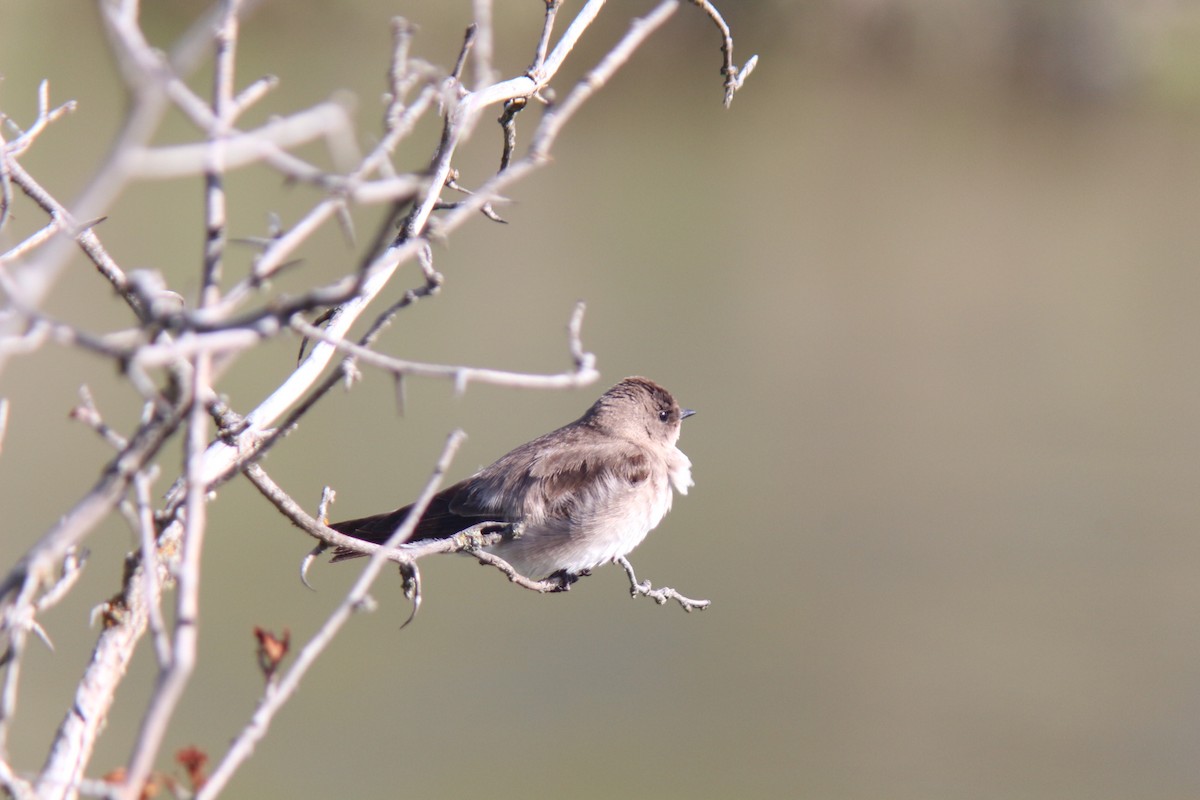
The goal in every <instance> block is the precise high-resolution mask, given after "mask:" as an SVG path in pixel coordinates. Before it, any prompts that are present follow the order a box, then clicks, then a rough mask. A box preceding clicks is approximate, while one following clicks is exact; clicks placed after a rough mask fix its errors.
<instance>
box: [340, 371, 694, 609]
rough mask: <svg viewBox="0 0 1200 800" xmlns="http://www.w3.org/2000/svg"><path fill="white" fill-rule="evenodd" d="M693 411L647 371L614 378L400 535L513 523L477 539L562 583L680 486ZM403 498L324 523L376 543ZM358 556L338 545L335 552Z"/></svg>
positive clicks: (616, 551) (614, 546)
mask: <svg viewBox="0 0 1200 800" xmlns="http://www.w3.org/2000/svg"><path fill="white" fill-rule="evenodd" d="M695 413H696V412H695V411H693V410H692V409H690V408H680V406H679V403H677V402H676V401H675V398H674V397H673V396H672V395H671V393H670V392H668V391H667V390H666V389H664V388H663V387H662V386H660V385H658V384H657V383H655V382H654V381H652V380H650V379H649V378H643V377H640V376H633V377H628V378H625V379H624V380H622V381H620V382H619V383H617V384H616V385H614V386H613V387H612V388H610V389H609V390H608V391H606V392H605V393H604V394H602V395H601V396H600V398H599V399H598V400H597V401H596V402H595V403H593V404H592V406H591V407H590V408H589V409H588V410H587V411H586V412H584V414H583V416H581V417H580V418H579V419H577V420H575V421H574V422H571V423H568V424H567V425H564V426H562V427H561V428H558V429H557V430H554V431H551V432H550V433H547V434H544V435H542V436H539V437H538V438H536V439H533V440H532V441H529V442H526V443H525V444H523V445H520V446H519V447H517V448H515V449H514V450H512V451H511V452H509V453H508V454H506V455H504V456H502V457H501V458H499V459H498V460H497V461H495V462H494V463H492V464H491V465H490V466H487V467H484V468H483V469H481V470H479V471H478V472H476V473H475V474H474V475H472V476H471V477H469V478H467V479H465V480H462V481H459V482H458V483H456V484H454V485H453V486H450V487H448V488H446V489H443V490H442V491H440V492H438V493H437V494H435V495H434V496H433V499H432V500H431V501H430V502H429V504H428V506H427V507H426V509H425V512H424V514H422V516H421V519H420V520H419V521H418V522H417V524H416V526H415V527H414V529H413V532H412V534H411V535H410V536H409V537H408V539H407V540H406V541H407V542H418V541H425V540H430V539H443V538H447V537H450V536H453V535H454V534H456V533H458V532H459V531H462V530H464V529H466V528H469V527H471V526H472V525H475V524H478V523H480V522H485V521H491V522H501V523H520V529H521V533H520V536H518V537H516V538H512V539H506V540H504V541H502V542H500V543H498V544H495V545H493V546H490V547H488V548H485V549H486V550H488V551H489V552H491V553H493V554H494V555H496V556H498V557H499V558H502V559H504V560H505V561H507V562H508V563H509V564H510V565H512V567H513V568H515V569H516V571H517V572H519V573H520V574H521V575H523V576H525V577H527V578H530V579H533V580H546V579H551V578H554V579H558V580H559V581H560V582H562V583H563V585H566V586H569V585H570V583H572V582H574V581H575V580H578V579H579V577H581V576H583V575H587V574H589V573H590V572H591V571H592V570H593V569H595V568H597V567H599V566H601V565H603V564H606V563H609V562H614V561H617V560H618V559H622V558H624V557H625V556H626V555H628V554H629V553H630V552H631V551H632V550H633V549H634V548H635V547H637V546H638V545H639V544H641V542H642V541H643V540H644V539H645V538H646V535H647V534H649V533H650V531H651V530H653V529H654V528H655V527H657V526H658V524H659V523H660V522H662V520H663V517H665V516H666V514H667V512H668V511H670V509H671V501H672V498H673V494H672V490H674V491H675V492H678V493H679V494H681V495H686V494H687V492H688V489H689V488H690V487H691V486H692V485H693V482H692V462H691V460H690V459H688V457H687V456H686V455H684V453H683V451H681V450H680V449H679V448H678V447H677V446H676V445H677V442H678V441H679V434H680V428H681V423H682V422H683V420H685V419H687V418H688V417H690V416H692V415H693V414H695ZM411 511H412V506H411V505H407V506H404V507H402V508H398V509H396V510H395V511H390V512H387V513H384V514H377V515H374V516H369V517H361V518H358V519H351V520H346V521H344V522H336V523H332V524H331V525H330V526H329V527H331V528H333V529H334V530H335V531H338V532H339V533H343V534H346V535H347V536H352V537H354V538H357V539H361V540H363V541H367V542H373V543H376V544H382V543H383V542H386V541H387V540H388V539H389V538H391V536H392V534H393V533H395V531H396V530H397V529H398V528H399V527H400V526H401V525H402V524H404V522H405V520H406V519H407V518H408V515H409V513H410V512H411ZM361 555H363V554H362V553H358V552H355V551H354V550H351V549H349V548H344V547H339V548H337V549H336V550H335V551H334V556H333V560H334V561H341V560H344V559H348V558H355V557H357V556H361Z"/></svg>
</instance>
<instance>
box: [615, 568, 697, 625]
mask: <svg viewBox="0 0 1200 800" xmlns="http://www.w3.org/2000/svg"><path fill="white" fill-rule="evenodd" d="M614 563H617V564H620V565H621V568H622V569H624V570H625V574H626V575H628V576H629V596H630V597H633V598H637V597H638V596H639V595H645V596H646V597H649V598H650V599H651V600H653V601H654V602H656V603H658V604H659V605H660V606H661V605H664V604H665V603H666V602H667V601H668V600H675V601H677V602H678V603H679V605H680V606H682V608H683V610H684V611H687V612H688V613H691V612H692V611H703V610H704V609H706V608H708V607H709V606H711V605H712V601H711V600H692V599H691V598H690V597H684V596H683V595H681V594H680V593H679V592H677V591H675V590H674V589H672V588H671V587H669V586H663V587H661V588H659V589H655V588H653V587H652V586H651V585H650V581H644V582H642V583H638V579H637V575H636V574H635V573H634V571H633V564H630V563H629V559H628V558H626V557H625V556H619V557H618V558H617V559H615V562H614Z"/></svg>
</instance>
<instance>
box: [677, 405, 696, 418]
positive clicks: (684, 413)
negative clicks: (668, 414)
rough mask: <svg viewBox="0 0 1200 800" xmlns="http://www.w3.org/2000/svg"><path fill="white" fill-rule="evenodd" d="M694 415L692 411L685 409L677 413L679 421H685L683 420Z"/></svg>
mask: <svg viewBox="0 0 1200 800" xmlns="http://www.w3.org/2000/svg"><path fill="white" fill-rule="evenodd" d="M695 413H696V412H695V411H694V410H692V409H690V408H685V409H683V410H681V411H680V412H679V419H680V420H685V419H687V418H688V417H690V416H691V415H692V414H695Z"/></svg>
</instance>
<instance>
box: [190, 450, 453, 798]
mask: <svg viewBox="0 0 1200 800" xmlns="http://www.w3.org/2000/svg"><path fill="white" fill-rule="evenodd" d="M464 438H465V437H464V435H463V433H462V432H461V431H455V432H454V433H452V434H451V435H450V437H449V438H448V439H447V440H446V446H445V447H444V448H443V450H442V455H441V457H439V458H438V462H437V466H436V467H435V468H434V471H433V474H432V475H431V476H430V478H429V480H428V481H427V482H426V484H425V488H424V489H423V490H422V492H421V494H420V496H419V497H418V498H417V501H416V503H414V504H413V511H414V513H413V514H411V515H410V517H409V519H408V520H406V521H405V523H404V524H403V525H401V526H400V528H399V529H397V530H396V532H395V533H394V534H392V537H391V538H390V539H389V540H388V542H387V543H386V544H385V545H384V547H383V548H381V549H380V550H379V551H378V552H376V553H375V554H374V555H372V556H371V558H370V560H369V561H368V562H367V565H366V566H365V567H364V568H363V571H362V572H361V573H360V574H359V576H358V580H356V581H355V582H354V585H353V586H352V587H351V588H350V591H349V592H347V594H346V596H345V597H344V598H343V599H342V602H341V603H339V604H338V607H337V608H336V609H334V611H333V613H332V614H330V615H329V617H328V619H326V620H325V622H324V624H323V625H322V626H321V628H320V630H318V631H317V632H316V634H314V635H313V637H312V639H310V640H309V641H308V642H307V643H306V644H305V645H304V647H303V648H302V649H301V650H300V652H299V653H297V654H296V660H295V661H294V662H293V663H292V665H291V667H289V668H288V670H287V672H286V673H285V674H284V675H283V676H281V677H280V678H279V680H278V682H271V683H268V684H267V686H266V690H265V692H264V694H263V697H262V699H261V700H260V702H259V706H258V708H257V709H256V710H255V712H254V715H253V717H252V718H251V719H250V722H249V724H247V725H246V727H245V728H243V729H242V731H241V733H239V734H238V735H237V736H236V737H235V738H234V740H233V744H232V745H230V748H229V751H228V752H227V753H226V754H225V757H224V758H222V759H221V762H220V763H219V764H217V766H216V767H215V768H214V770H213V772H212V774H211V775H209V777H208V781H207V782H206V783H205V784H204V786H203V787H202V788H200V789H199V790H198V791H197V793H196V800H209V798H213V797H216V796H217V794H219V793H220V792H221V790H222V789H223V788H224V787H225V784H226V783H228V781H229V779H230V778H231V777H232V776H233V773H234V772H235V771H236V770H237V768H238V767H239V766H241V764H242V763H243V762H244V761H245V760H246V759H247V758H249V757H250V754H251V753H252V752H253V751H254V746H255V745H256V744H257V743H258V741H259V740H261V739H262V737H263V736H265V735H266V733H267V729H268V728H269V727H270V725H271V721H272V720H273V719H274V717H275V714H276V712H278V711H279V709H280V708H282V707H283V705H284V703H286V702H287V701H288V699H290V698H291V696H292V695H293V694H294V693H295V691H296V689H297V687H299V685H300V681H301V679H302V678H303V677H304V675H305V674H306V673H307V672H308V670H309V668H310V667H311V666H312V665H313V664H314V663H315V662H316V660H317V658H318V657H319V656H320V655H321V653H323V652H324V651H325V649H326V648H327V647H329V644H330V643H331V642H332V641H333V639H334V637H335V636H336V635H337V634H338V632H339V631H340V630H341V629H342V627H343V626H344V625H345V624H346V622H348V621H349V619H350V617H351V616H352V615H353V614H354V612H355V611H356V610H358V609H359V608H361V607H362V605H363V602H364V601H365V600H366V598H367V592H368V591H370V588H371V585H372V584H373V583H374V582H375V579H376V578H377V577H378V576H379V572H380V571H381V570H382V569H383V567H384V565H385V564H387V563H388V558H387V556H388V550H389V549H394V547H395V544H396V543H398V542H401V541H403V540H404V539H406V538H407V537H408V536H409V535H410V534H411V533H412V530H413V528H415V527H416V524H417V520H418V519H419V518H420V516H421V514H422V513H423V512H424V510H425V507H426V506H427V505H428V504H429V501H430V500H431V499H432V498H433V495H434V494H435V493H436V492H437V489H438V487H439V486H440V485H441V480H442V476H443V475H444V474H445V473H446V470H447V469H449V467H450V461H451V460H452V459H453V458H454V453H455V451H456V450H457V449H458V447H459V445H460V444H461V443H462V440H463V439H464ZM260 472H261V470H260Z"/></svg>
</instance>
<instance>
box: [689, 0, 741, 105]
mask: <svg viewBox="0 0 1200 800" xmlns="http://www.w3.org/2000/svg"><path fill="white" fill-rule="evenodd" d="M691 3H692V4H693V5H696V6H699V7H700V9H701V10H703V11H704V13H705V14H707V15H708V18H709V19H711V20H712V21H713V24H714V25H716V26H717V30H719V31H720V32H721V55H722V56H723V57H724V58H725V64H724V65H723V66H722V67H721V74H722V75H724V76H725V107H726V108H729V106H730V105H731V104H732V103H733V95H734V93H735V92H737V90H738V89H741V88H742V84H743V83H745V82H746V78H748V77H750V73H751V72H753V71H754V68H755V67H756V66H757V65H758V56H751V57H750V60H749V61H747V62H746V64H745V66H743V67H742V68H741V69H738V67H737V65H736V64H734V63H733V34H732V33H731V32H730V30H729V25H728V24H726V22H725V18H724V17H722V16H721V12H720V11H718V10H717V8H716V6H714V5H713V4H712V3H710V2H709V0H691Z"/></svg>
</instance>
